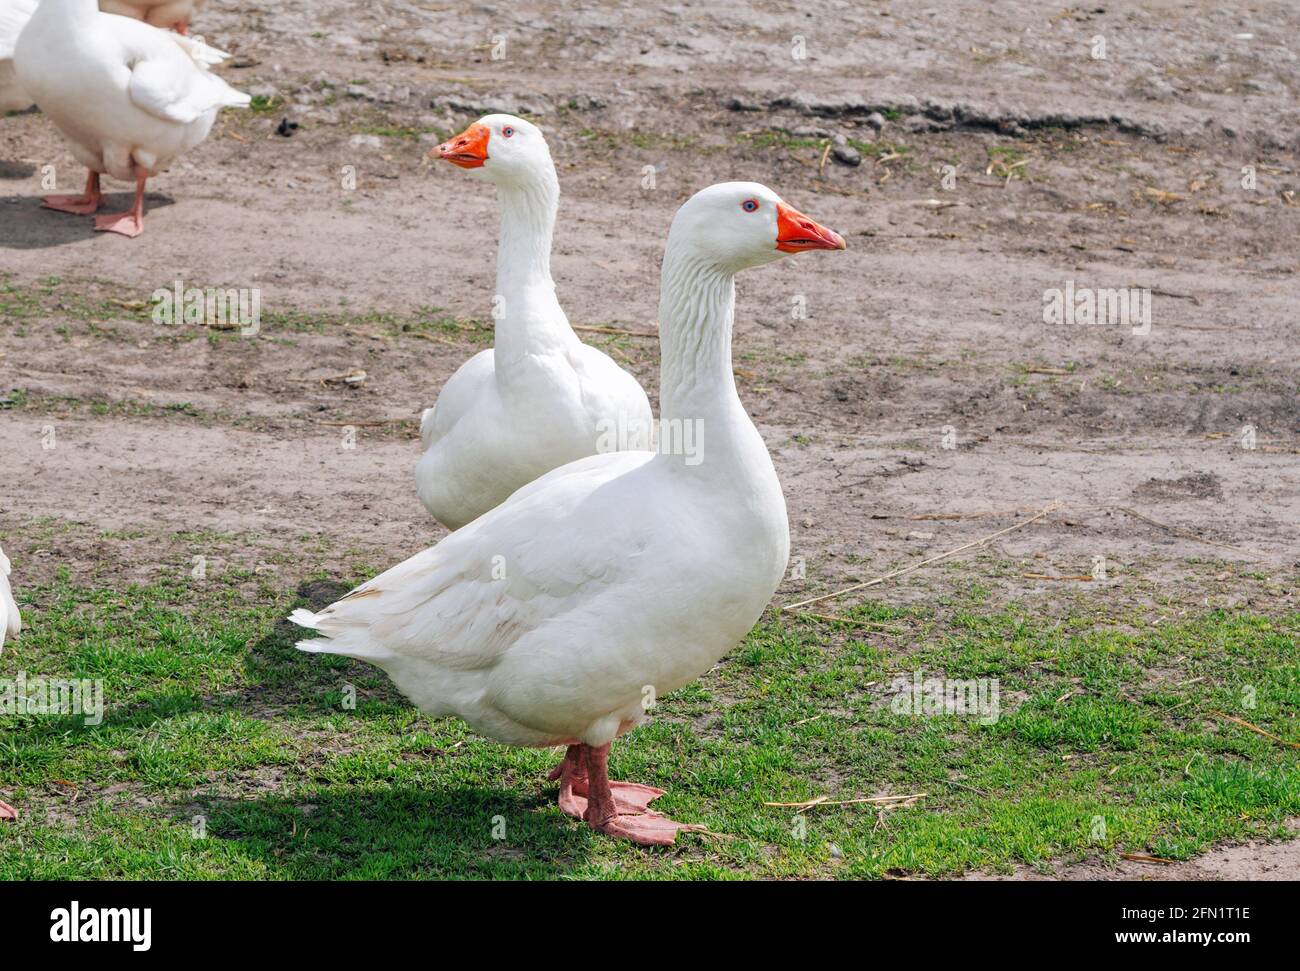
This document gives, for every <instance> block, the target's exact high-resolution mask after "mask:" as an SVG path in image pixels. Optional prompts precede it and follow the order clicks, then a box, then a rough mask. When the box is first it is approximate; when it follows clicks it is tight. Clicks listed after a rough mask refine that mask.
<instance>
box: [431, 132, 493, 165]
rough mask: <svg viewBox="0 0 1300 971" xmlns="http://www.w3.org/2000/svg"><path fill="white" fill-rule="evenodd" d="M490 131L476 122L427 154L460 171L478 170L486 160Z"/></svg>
mask: <svg viewBox="0 0 1300 971" xmlns="http://www.w3.org/2000/svg"><path fill="white" fill-rule="evenodd" d="M491 134H492V129H490V128H488V126H487V125H482V124H479V123H478V122H477V121H476V122H474V124H472V125H470V126H469V127H468V128H466V129H465V130H464V131H463V132H461V133H460V134H459V135H457V136H456V137H455V138H449V139H447V140H446V141H445V142H443V143H442V144H441V145H439V146H438V147H437V148H435V149H434V150H433V151H432V152H430V153H429V154H430V155H431V156H432V157H433V158H440V159H445V160H446V161H448V162H450V163H451V164H452V165H459V166H460V167H461V168H462V169H477V168H480V167H481V166H482V165H483V163H484V162H486V161H487V159H488V136H489V135H491Z"/></svg>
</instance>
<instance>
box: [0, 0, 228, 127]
mask: <svg viewBox="0 0 1300 971" xmlns="http://www.w3.org/2000/svg"><path fill="white" fill-rule="evenodd" d="M38 2H39V0H0V112H4V111H21V110H23V109H24V108H30V107H31V105H32V99H31V98H30V97H29V96H28V95H27V94H26V93H24V92H23V90H22V89H21V88H20V87H19V86H18V80H17V79H16V78H15V77H14V61H13V57H14V43H15V42H16V41H17V40H18V35H19V34H20V33H22V30H23V28H24V27H25V26H27V21H29V20H31V19H32V14H33V13H35V12H36V4H37V3H38ZM202 5H203V0H99V9H100V10H102V11H104V13H114V14H118V15H120V16H123V17H133V18H134V19H136V20H143V21H144V22H145V23H147V24H152V25H153V26H155V27H164V28H171V29H172V30H174V31H176V32H177V33H178V34H188V33H189V29H190V19H191V18H192V17H193V15H194V11H195V10H197V9H198V8H199V7H201V6H202ZM208 63H212V62H211V61H209V62H208Z"/></svg>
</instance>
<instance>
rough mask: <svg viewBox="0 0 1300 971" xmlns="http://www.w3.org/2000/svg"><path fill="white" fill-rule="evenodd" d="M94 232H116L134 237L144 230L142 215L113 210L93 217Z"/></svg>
mask: <svg viewBox="0 0 1300 971" xmlns="http://www.w3.org/2000/svg"><path fill="white" fill-rule="evenodd" d="M95 232H97V233H118V234H119V235H122V236H127V237H130V238H132V239H134V238H135V237H136V236H139V235H140V234H141V233H142V232H144V217H143V216H141V215H140V214H139V213H137V212H115V213H111V214H109V215H107V216H96V217H95Z"/></svg>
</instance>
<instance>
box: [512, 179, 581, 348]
mask: <svg viewBox="0 0 1300 971" xmlns="http://www.w3.org/2000/svg"><path fill="white" fill-rule="evenodd" d="M559 201H560V184H559V180H558V179H557V178H556V176H555V166H554V165H552V164H551V163H550V161H549V160H547V163H546V166H545V169H544V170H543V171H542V172H541V173H540V177H539V178H537V179H533V180H530V181H529V182H527V183H510V184H502V185H498V186H497V203H498V205H500V207H501V242H500V247H499V249H498V250H497V290H496V292H497V297H498V299H497V300H496V306H495V310H494V312H495V314H496V342H495V346H496V358H497V362H498V365H499V366H500V364H502V363H503V362H504V363H506V364H509V363H511V362H514V361H519V360H522V359H524V358H526V357H528V356H529V355H533V354H538V353H545V352H547V351H551V350H555V349H557V348H561V347H564V346H567V345H569V344H573V343H576V342H577V340H578V338H577V335H576V334H574V332H573V328H571V327H570V326H569V320H568V318H567V317H565V315H564V311H563V310H562V309H561V307H560V302H559V300H557V299H556V297H555V282H554V281H553V280H552V279H551V237H552V235H553V234H554V232H555V214H556V210H557V209H558V208H559Z"/></svg>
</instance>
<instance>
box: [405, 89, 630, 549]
mask: <svg viewBox="0 0 1300 971" xmlns="http://www.w3.org/2000/svg"><path fill="white" fill-rule="evenodd" d="M433 154H434V155H435V156H436V157H439V158H442V159H445V160H447V161H449V162H452V163H453V164H455V165H458V166H460V167H461V168H466V169H471V170H472V171H474V172H476V173H478V174H480V175H482V176H483V177H484V178H486V179H487V180H488V181H489V182H492V183H494V184H495V185H496V187H497V198H498V201H499V203H500V206H501V242H500V248H499V249H498V251H497V284H496V297H495V299H494V301H493V308H494V309H493V314H494V316H495V317H496V338H495V346H494V347H492V348H491V349H489V350H486V351H480V352H479V353H478V354H476V355H474V357H472V358H470V359H469V360H468V361H466V362H465V363H464V364H463V365H461V367H460V368H459V370H457V371H456V373H455V374H453V375H452V376H451V379H450V380H448V382H447V383H446V385H444V386H443V389H442V392H441V393H440V394H439V395H438V400H437V403H436V404H435V405H434V406H433V407H432V408H428V409H426V410H425V412H424V415H423V417H422V419H421V421H420V440H421V443H422V445H423V448H424V454H423V455H422V456H421V458H420V461H419V463H418V464H417V465H416V470H415V482H416V490H417V492H418V493H419V496H420V501H421V502H423V503H424V506H425V508H426V509H428V510H429V512H430V513H431V514H432V515H433V517H434V518H435V519H437V520H438V521H439V522H440V523H442V524H443V525H444V526H446V527H448V528H449V529H459V528H460V527H461V526H464V525H465V524H466V523H468V522H471V521H473V520H475V519H477V518H478V517H479V516H481V515H482V514H483V513H485V512H487V511H488V510H489V509H491V508H493V507H494V506H497V505H500V504H501V503H502V502H504V501H505V499H506V497H507V496H509V495H510V494H511V493H512V492H514V491H515V490H516V489H518V488H520V487H521V486H524V485H527V484H528V483H529V482H532V481H533V480H534V479H536V478H537V477H538V476H539V475H543V474H544V473H546V472H549V471H550V470H551V469H554V468H557V467H559V466H561V465H564V464H565V463H566V462H572V461H574V460H575V459H580V458H583V457H584V456H587V455H593V454H595V453H596V452H597V451H612V450H614V447H613V446H617V448H640V449H647V448H649V447H650V402H649V401H648V400H647V399H646V394H645V392H644V391H643V390H641V386H640V385H639V384H638V383H637V381H636V379H635V378H634V377H632V375H630V374H628V373H627V372H626V371H624V370H623V369H622V368H621V367H619V366H618V365H617V364H615V363H614V362H613V361H612V360H610V359H609V357H607V356H606V355H605V354H604V353H602V352H601V351H599V350H597V349H596V348H594V347H589V346H588V345H586V344H584V343H582V341H580V340H579V339H578V336H577V334H575V333H574V332H573V328H572V327H570V326H569V320H568V318H567V317H566V316H565V315H564V311H563V310H562V309H561V308H560V303H559V301H558V300H557V299H556V297H555V283H554V282H553V281H552V279H551V237H552V234H553V232H554V230H555V213H556V209H557V208H558V205H559V197H560V187H559V181H558V180H557V179H556V176H555V164H554V163H553V162H552V161H551V153H550V149H548V148H547V146H546V139H545V138H544V137H543V136H542V133H541V131H540V130H539V129H538V128H537V127H536V126H535V125H532V124H530V123H529V122H527V121H524V120H523V119H522V118H514V117H512V116H510V115H487V116H486V117H484V118H482V119H480V120H479V121H477V122H475V123H474V124H472V125H470V126H469V128H467V129H466V130H465V131H464V132H463V133H462V134H460V135H457V136H456V137H455V138H452V139H450V140H449V141H446V142H444V143H443V144H441V145H439V146H438V147H437V148H436V149H434V152H433ZM620 430H622V431H623V432H626V433H627V434H624V435H622V437H621V440H620Z"/></svg>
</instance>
